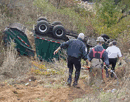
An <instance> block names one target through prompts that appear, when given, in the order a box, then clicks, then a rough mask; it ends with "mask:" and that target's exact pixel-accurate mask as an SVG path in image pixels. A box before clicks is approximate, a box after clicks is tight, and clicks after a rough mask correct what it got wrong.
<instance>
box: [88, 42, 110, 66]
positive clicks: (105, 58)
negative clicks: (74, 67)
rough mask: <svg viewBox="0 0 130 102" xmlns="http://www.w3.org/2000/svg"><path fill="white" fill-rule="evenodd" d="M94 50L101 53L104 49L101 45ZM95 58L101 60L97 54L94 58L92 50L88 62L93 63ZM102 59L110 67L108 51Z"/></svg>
mask: <svg viewBox="0 0 130 102" xmlns="http://www.w3.org/2000/svg"><path fill="white" fill-rule="evenodd" d="M94 50H95V51H100V52H101V51H102V50H103V47H102V46H101V45H96V46H95V47H94ZM93 58H97V59H100V55H98V54H95V57H93V50H92V49H91V50H90V52H89V53H88V60H89V61H91V60H92V59H93ZM101 59H102V61H103V62H105V64H106V65H109V59H108V53H107V52H106V51H104V52H103V54H102V58H101Z"/></svg>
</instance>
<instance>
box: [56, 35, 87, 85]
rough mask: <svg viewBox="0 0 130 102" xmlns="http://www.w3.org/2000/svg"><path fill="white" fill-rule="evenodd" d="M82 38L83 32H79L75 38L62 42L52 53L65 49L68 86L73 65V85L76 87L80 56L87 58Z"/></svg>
mask: <svg viewBox="0 0 130 102" xmlns="http://www.w3.org/2000/svg"><path fill="white" fill-rule="evenodd" d="M83 40H84V34H83V33H80V34H79V35H78V38H77V39H71V40H69V41H67V42H64V43H62V44H61V46H60V47H59V48H57V49H56V50H55V51H54V54H56V53H57V52H58V51H59V50H60V49H61V48H63V49H67V55H68V58H67V59H68V62H67V63H68V68H69V78H68V81H67V82H68V85H69V86H71V82H72V73H73V65H74V66H75V68H76V71H75V78H74V82H73V86H74V87H76V86H77V84H78V79H79V76H80V70H81V58H83V59H84V60H87V52H86V46H85V44H84V43H83Z"/></svg>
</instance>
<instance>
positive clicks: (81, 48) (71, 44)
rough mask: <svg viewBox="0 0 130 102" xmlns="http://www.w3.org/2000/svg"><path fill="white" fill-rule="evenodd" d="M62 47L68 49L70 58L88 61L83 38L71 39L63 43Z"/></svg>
mask: <svg viewBox="0 0 130 102" xmlns="http://www.w3.org/2000/svg"><path fill="white" fill-rule="evenodd" d="M60 47H61V48H63V49H67V55H68V57H75V58H78V59H81V58H83V59H84V60H86V59H87V52H86V51H85V48H86V46H85V44H84V43H83V41H82V39H81V38H77V39H71V40H69V41H67V42H64V43H62V44H61V46H60Z"/></svg>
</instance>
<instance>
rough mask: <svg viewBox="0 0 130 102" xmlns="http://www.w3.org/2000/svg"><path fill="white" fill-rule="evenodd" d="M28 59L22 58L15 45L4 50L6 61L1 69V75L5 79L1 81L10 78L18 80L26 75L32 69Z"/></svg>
mask: <svg viewBox="0 0 130 102" xmlns="http://www.w3.org/2000/svg"><path fill="white" fill-rule="evenodd" d="M29 60H30V59H28V58H27V57H24V56H22V57H20V56H18V54H17V51H16V49H15V48H14V43H13V42H12V44H11V46H9V47H7V49H6V50H4V61H3V64H2V66H1V67H0V75H2V76H4V78H2V79H0V80H5V79H9V78H17V77H19V76H22V75H24V74H26V73H27V72H28V71H29V69H30V63H29Z"/></svg>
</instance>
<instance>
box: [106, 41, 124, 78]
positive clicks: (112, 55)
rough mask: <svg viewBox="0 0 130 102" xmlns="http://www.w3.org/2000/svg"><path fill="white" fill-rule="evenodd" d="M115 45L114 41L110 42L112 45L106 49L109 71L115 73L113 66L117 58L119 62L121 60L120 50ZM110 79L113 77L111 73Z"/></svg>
mask: <svg viewBox="0 0 130 102" xmlns="http://www.w3.org/2000/svg"><path fill="white" fill-rule="evenodd" d="M116 44H117V43H116V41H112V45H111V46H109V47H108V48H107V49H106V52H107V53H108V58H109V64H112V68H111V69H112V70H113V71H115V66H116V63H117V60H118V58H119V60H120V61H121V59H122V54H121V50H120V49H119V48H118V47H117V46H116ZM111 77H113V73H111Z"/></svg>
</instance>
